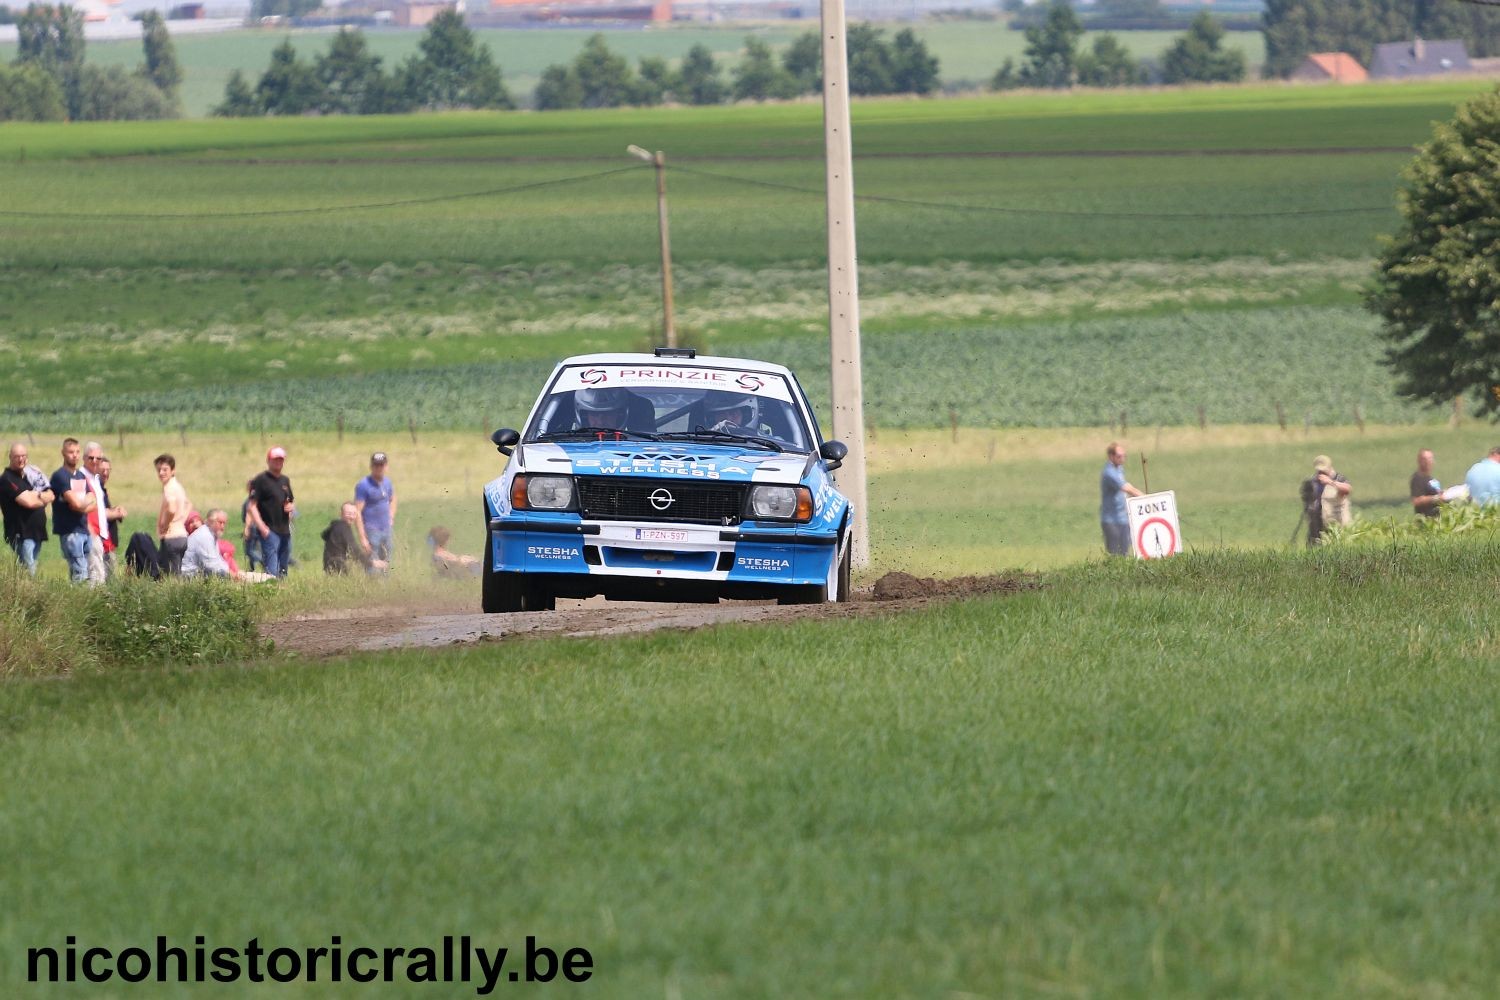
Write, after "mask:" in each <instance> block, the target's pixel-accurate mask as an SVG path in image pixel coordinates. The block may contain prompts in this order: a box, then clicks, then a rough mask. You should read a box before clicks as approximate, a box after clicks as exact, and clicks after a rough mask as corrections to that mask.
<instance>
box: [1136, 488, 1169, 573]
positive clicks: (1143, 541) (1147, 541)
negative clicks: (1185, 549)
mask: <svg viewBox="0 0 1500 1000" xmlns="http://www.w3.org/2000/svg"><path fill="white" fill-rule="evenodd" d="M1125 509H1126V512H1127V513H1128V514H1129V515H1130V539H1131V542H1132V543H1133V545H1134V548H1135V555H1136V558H1137V559H1165V558H1166V557H1167V556H1175V555H1177V553H1179V552H1181V551H1182V526H1181V525H1180V524H1178V522H1177V494H1176V493H1174V492H1173V491H1171V490H1167V491H1166V492H1165V493H1147V494H1146V495H1145V496H1139V497H1126V499H1125Z"/></svg>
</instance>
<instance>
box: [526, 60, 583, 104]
mask: <svg viewBox="0 0 1500 1000" xmlns="http://www.w3.org/2000/svg"><path fill="white" fill-rule="evenodd" d="M531 102H532V104H533V105H535V106H536V109H537V110H538V111H565V110H567V109H568V108H578V107H582V106H583V87H582V85H581V84H579V82H578V74H577V73H575V72H573V67H571V66H562V65H559V64H554V65H551V66H548V67H547V68H546V69H544V70H542V76H541V79H539V80H538V81H537V84H536V90H535V91H534V92H533V93H532V95H531Z"/></svg>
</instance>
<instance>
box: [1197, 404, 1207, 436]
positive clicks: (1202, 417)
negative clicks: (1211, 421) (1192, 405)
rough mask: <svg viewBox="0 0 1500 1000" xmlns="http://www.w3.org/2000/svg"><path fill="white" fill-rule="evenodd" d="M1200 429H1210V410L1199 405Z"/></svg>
mask: <svg viewBox="0 0 1500 1000" xmlns="http://www.w3.org/2000/svg"><path fill="white" fill-rule="evenodd" d="M1198 429H1199V430H1200V431H1206V430H1208V411H1207V410H1205V409H1204V408H1203V407H1201V406H1200V407H1198Z"/></svg>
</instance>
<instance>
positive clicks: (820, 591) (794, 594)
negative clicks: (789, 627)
mask: <svg viewBox="0 0 1500 1000" xmlns="http://www.w3.org/2000/svg"><path fill="white" fill-rule="evenodd" d="M782 590H783V591H784V593H782V594H780V595H779V596H777V598H776V603H777V604H826V603H827V602H828V587H827V586H826V585H824V584H821V583H813V584H801V585H798V586H795V587H783V588H782Z"/></svg>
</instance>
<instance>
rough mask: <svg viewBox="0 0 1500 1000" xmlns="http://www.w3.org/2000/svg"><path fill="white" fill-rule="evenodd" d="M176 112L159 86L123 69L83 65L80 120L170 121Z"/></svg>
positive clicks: (79, 93) (79, 88)
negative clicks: (158, 119)
mask: <svg viewBox="0 0 1500 1000" xmlns="http://www.w3.org/2000/svg"><path fill="white" fill-rule="evenodd" d="M174 111H175V108H174V107H173V103H172V102H171V101H169V100H168V98H167V95H166V94H163V93H162V92H161V90H160V89H159V88H158V87H157V86H156V84H154V83H152V82H151V81H150V80H148V79H146V77H145V76H143V75H141V74H139V73H127V72H126V71H125V69H124V67H121V66H107V67H103V68H101V67H98V66H84V67H83V72H82V73H80V74H79V78H78V114H77V116H76V117H77V120H79V121H93V122H104V121H143V120H146V119H150V118H170V117H172V115H173V112H174Z"/></svg>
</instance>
